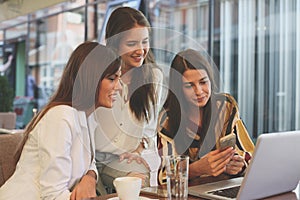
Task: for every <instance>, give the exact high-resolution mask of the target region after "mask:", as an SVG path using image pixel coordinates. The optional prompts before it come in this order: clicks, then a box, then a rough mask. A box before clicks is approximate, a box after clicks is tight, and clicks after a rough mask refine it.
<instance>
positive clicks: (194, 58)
mask: <svg viewBox="0 0 300 200" xmlns="http://www.w3.org/2000/svg"><path fill="white" fill-rule="evenodd" d="M194 69H196V70H198V69H203V70H205V71H206V72H207V75H208V78H209V80H210V81H211V90H212V92H211V93H212V96H211V98H210V99H209V101H208V103H207V104H206V106H205V107H204V108H201V109H203V117H202V131H203V132H207V131H208V129H209V126H210V122H211V116H212V101H213V98H214V97H213V94H214V93H215V91H216V90H217V87H216V84H215V78H214V73H213V72H214V71H213V67H212V66H211V63H209V62H208V60H207V58H206V57H205V55H204V54H201V52H199V51H196V50H193V49H187V50H184V51H181V52H179V53H178V54H176V56H175V57H174V59H173V60H172V63H171V68H170V76H169V92H168V96H167V100H166V102H165V104H164V109H165V110H166V111H167V115H168V133H169V136H170V137H172V138H174V139H175V144H176V140H178V141H180V143H181V145H180V147H177V148H178V149H177V151H178V152H182V151H183V152H184V151H185V150H186V149H181V147H182V146H187V145H188V143H189V144H190V143H191V142H192V141H184V140H186V137H184V136H183V135H184V133H186V127H187V119H188V116H187V105H188V102H187V101H186V98H185V95H184V93H183V90H182V88H183V87H182V85H183V83H182V76H183V73H184V72H185V71H187V70H194ZM199 109H200V108H199ZM177 133H180V134H182V135H181V136H180V135H177ZM175 136H176V138H175ZM182 143H184V145H182ZM176 146H177V145H176Z"/></svg>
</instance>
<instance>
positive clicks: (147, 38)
mask: <svg viewBox="0 0 300 200" xmlns="http://www.w3.org/2000/svg"><path fill="white" fill-rule="evenodd" d="M144 40H149V37H146V38H144V39H142V41H144ZM138 41H139V40H126V42H138Z"/></svg>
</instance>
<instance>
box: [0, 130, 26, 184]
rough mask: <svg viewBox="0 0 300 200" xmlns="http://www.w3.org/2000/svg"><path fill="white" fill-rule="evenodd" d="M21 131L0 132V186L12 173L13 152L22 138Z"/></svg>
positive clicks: (13, 165) (15, 162)
mask: <svg viewBox="0 0 300 200" xmlns="http://www.w3.org/2000/svg"><path fill="white" fill-rule="evenodd" d="M23 135H24V134H23V132H21V131H20V132H17V133H7V134H0V187H1V186H2V185H3V184H4V183H5V181H6V180H7V179H8V178H9V177H11V175H12V174H13V173H14V171H15V169H16V165H17V161H16V159H15V153H16V151H17V149H18V148H19V145H20V144H21V143H22V140H23Z"/></svg>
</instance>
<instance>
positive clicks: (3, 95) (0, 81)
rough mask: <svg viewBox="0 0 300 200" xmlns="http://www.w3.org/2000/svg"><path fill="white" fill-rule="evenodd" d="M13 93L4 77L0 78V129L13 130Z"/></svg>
mask: <svg viewBox="0 0 300 200" xmlns="http://www.w3.org/2000/svg"><path fill="white" fill-rule="evenodd" d="M13 101H14V91H13V89H12V87H11V86H10V85H9V82H8V79H7V77H6V76H0V128H6V129H14V128H15V125H16V113H14V112H11V111H12V110H13Z"/></svg>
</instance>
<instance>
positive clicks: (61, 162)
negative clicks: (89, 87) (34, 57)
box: [0, 105, 98, 200]
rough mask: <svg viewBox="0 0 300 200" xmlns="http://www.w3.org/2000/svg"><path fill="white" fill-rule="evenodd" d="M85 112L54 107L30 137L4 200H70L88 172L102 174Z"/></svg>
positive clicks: (2, 190)
mask: <svg viewBox="0 0 300 200" xmlns="http://www.w3.org/2000/svg"><path fill="white" fill-rule="evenodd" d="M93 155H94V153H93V150H92V146H91V138H90V135H89V131H88V126H87V119H86V115H85V112H82V111H77V110H76V109H74V108H72V107H70V106H66V105H59V106H55V107H53V108H51V109H50V110H49V111H48V112H47V113H46V114H45V115H44V117H43V118H42V119H41V120H40V121H39V123H38V124H37V125H36V127H35V128H34V129H33V130H32V132H31V133H30V134H29V138H28V140H27V142H26V144H25V146H24V149H23V152H22V155H21V157H20V160H19V162H18V164H17V168H16V171H15V172H14V174H13V175H12V177H10V178H9V180H7V181H6V183H5V184H4V185H3V186H2V187H1V188H0V199H6V200H9V199H12V200H15V199H24V198H26V199H29V200H31V199H32V200H36V199H58V200H67V199H70V194H71V190H72V189H73V187H74V186H75V184H76V183H77V182H79V181H80V179H81V178H82V176H83V175H85V174H86V173H87V171H88V170H93V171H95V173H96V174H98V172H97V169H96V165H95V160H94V159H92V156H93Z"/></svg>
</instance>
